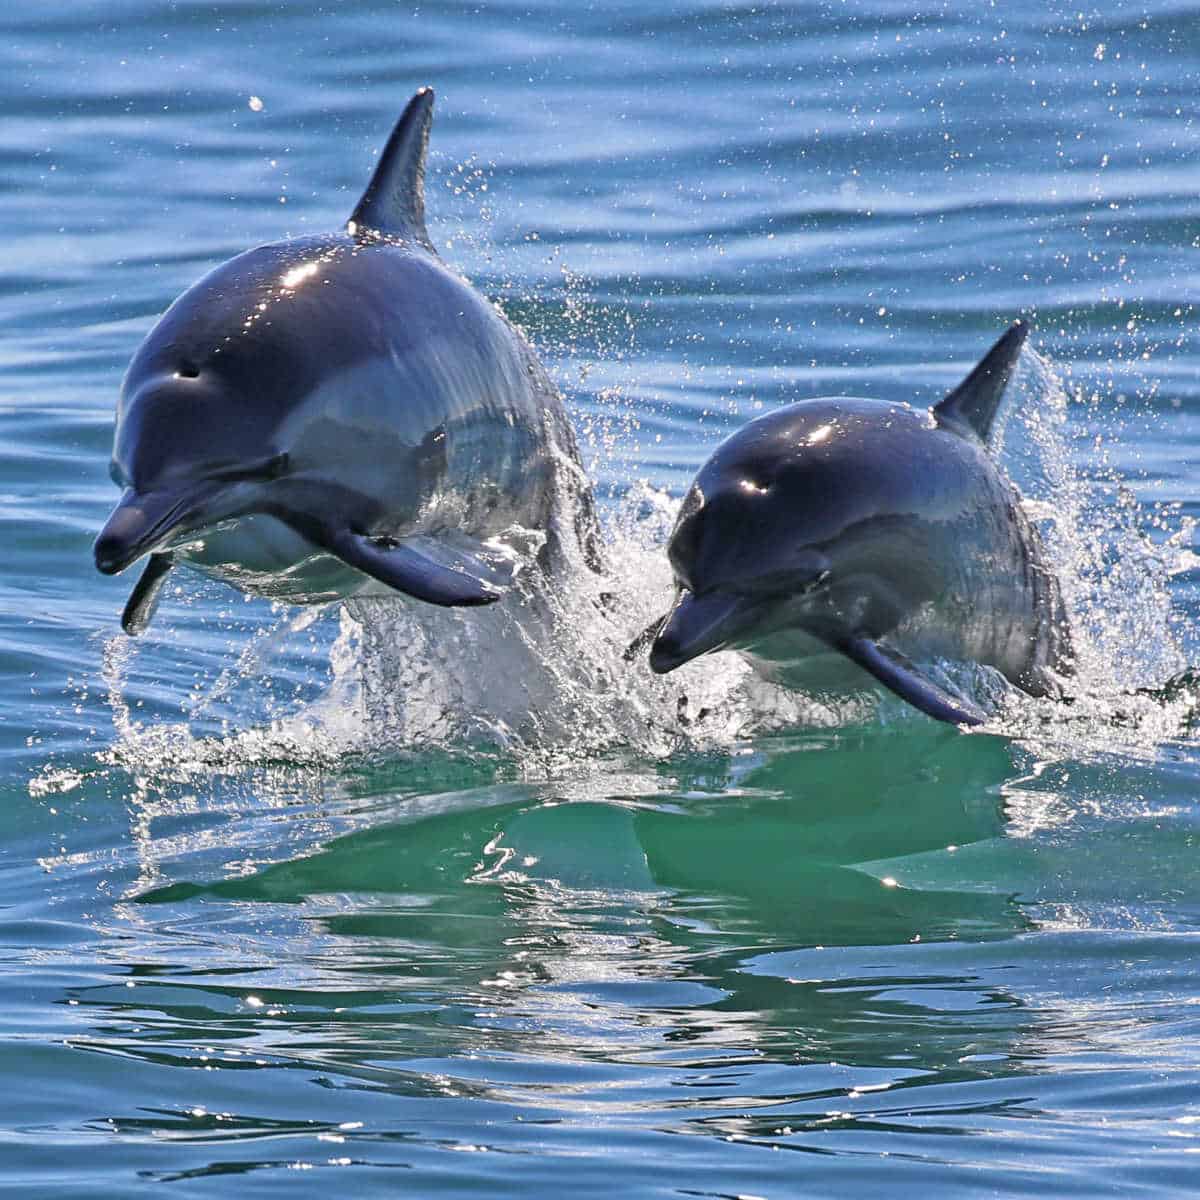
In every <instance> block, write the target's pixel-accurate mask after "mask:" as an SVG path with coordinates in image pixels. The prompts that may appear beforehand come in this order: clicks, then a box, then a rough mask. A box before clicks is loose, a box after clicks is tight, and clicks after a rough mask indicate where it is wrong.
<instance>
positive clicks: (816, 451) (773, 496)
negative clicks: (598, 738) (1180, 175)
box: [635, 322, 1070, 725]
mask: <svg viewBox="0 0 1200 1200" xmlns="http://www.w3.org/2000/svg"><path fill="white" fill-rule="evenodd" d="M1025 335H1026V327H1025V326H1024V325H1023V324H1021V323H1019V322H1018V323H1017V324H1015V325H1013V326H1012V327H1011V328H1010V329H1009V330H1008V332H1007V333H1005V334H1004V336H1003V337H1002V338H1001V339H1000V340H999V341H998V342H997V343H996V345H995V346H994V347H993V348H992V350H991V351H990V352H989V353H988V355H987V356H986V357H985V358H984V359H983V361H982V362H981V363H980V364H979V365H978V366H977V367H976V368H975V369H974V371H972V372H971V374H970V375H969V376H968V377H967V378H966V380H964V382H963V383H962V384H960V385H959V387H957V388H956V389H955V390H954V391H952V392H951V393H950V394H949V395H948V396H946V397H945V399H943V400H942V401H941V403H940V404H938V405H937V407H936V408H934V409H933V410H932V412H926V411H923V410H919V409H914V408H912V407H910V406H909V405H907V404H898V403H888V402H885V401H879V400H860V399H847V398H842V397H838V398H829V399H814V400H804V401H800V402H799V403H794V404H789V405H786V406H785V407H783V408H780V409H777V410H775V411H774V412H770V413H767V414H765V415H764V416H761V417H758V418H756V419H755V420H753V421H751V422H749V423H748V424H747V425H745V426H743V427H742V428H741V429H739V430H738V431H737V432H736V433H735V434H733V435H732V436H731V437H730V438H729V439H728V440H727V441H725V442H724V443H723V444H722V445H721V446H719V447H718V449H717V450H716V452H715V453H714V454H713V456H712V457H711V458H710V459H709V460H708V462H707V463H706V464H705V465H704V467H703V468H702V469H701V471H700V473H699V475H697V477H696V480H695V482H694V483H693V484H692V487H691V490H690V491H689V492H688V493H687V495H686V497H685V498H684V501H683V505H682V508H681V509H680V513H679V517H678V520H677V522H676V525H675V529H674V532H673V533H672V535H671V540H670V544H669V547H668V554H669V557H670V560H671V566H672V568H673V570H674V574H675V580H676V584H677V588H678V591H677V596H676V599H675V603H674V606H673V607H672V608H671V611H670V612H669V613H668V614H667V615H666V617H664V618H663V620H662V622H661V623H660V624H659V625H656V626H652V627H651V629H650V630H648V631H647V634H646V635H644V636H645V640H647V641H649V640H650V638H651V637H653V645H652V646H651V649H650V666H651V668H652V669H653V670H654V671H656V672H658V673H659V674H662V673H665V672H667V671H671V670H674V669H675V668H676V667H678V666H680V665H681V664H682V663H685V662H688V661H690V660H691V659H694V658H696V657H698V656H699V655H701V654H707V653H711V652H713V651H717V650H724V649H732V650H737V651H740V652H741V653H742V654H743V655H744V656H745V657H746V658H747V659H748V660H749V661H750V663H751V665H752V666H753V667H754V668H755V669H756V670H758V671H759V672H760V673H761V674H764V675H766V676H767V677H768V678H772V679H774V680H776V681H777V682H779V683H782V684H784V685H785V686H789V685H790V686H793V687H798V688H805V689H812V690H816V691H821V690H836V691H844V690H847V689H849V690H853V689H854V688H856V687H858V686H862V685H864V684H869V682H870V681H869V680H868V679H867V676H871V677H873V678H874V680H875V681H876V682H877V683H880V684H882V685H883V686H884V687H885V688H888V689H889V690H891V691H893V692H895V693H896V694H897V695H898V696H900V697H902V698H903V699H905V700H907V701H908V702H909V703H910V704H912V705H913V706H915V707H916V708H918V709H920V710H921V711H922V712H924V713H928V714H929V715H930V716H931V717H935V718H937V719H938V720H941V721H948V722H952V723H955V724H964V725H975V724H979V723H981V722H982V721H983V720H984V713H983V712H982V710H981V709H979V708H978V707H977V706H976V705H975V704H974V703H973V702H972V701H970V700H968V699H967V698H965V697H963V696H961V695H959V694H957V693H956V692H955V691H952V690H951V689H950V688H949V687H947V686H945V685H943V684H941V683H939V682H937V681H936V680H935V679H934V678H932V677H931V676H930V675H929V673H928V672H926V671H923V670H922V668H921V667H919V666H917V665H916V664H915V662H914V661H913V660H917V661H921V660H928V659H931V658H948V659H958V660H971V661H974V662H977V663H983V664H986V665H989V666H992V667H995V668H996V669H997V670H998V671H1000V672H1001V673H1002V674H1003V675H1004V676H1005V677H1006V678H1007V679H1008V680H1009V681H1011V682H1012V683H1014V684H1016V685H1017V686H1019V687H1021V688H1023V689H1024V690H1025V691H1027V692H1030V693H1032V694H1035V695H1045V694H1053V693H1055V692H1056V691H1057V688H1056V684H1055V682H1054V678H1053V674H1052V673H1053V672H1060V673H1061V672H1066V671H1067V670H1069V665H1070V639H1069V632H1068V627H1067V620H1066V616H1065V610H1064V607H1063V602H1062V597H1061V594H1060V592H1059V586H1058V582H1057V580H1056V579H1055V577H1054V575H1053V574H1052V573H1051V571H1050V570H1049V568H1048V567H1047V565H1046V562H1045V556H1044V553H1043V550H1042V544H1041V539H1040V537H1039V536H1038V533H1037V530H1036V529H1035V528H1034V527H1033V525H1032V524H1031V523H1030V521H1029V519H1028V518H1027V517H1026V515H1025V513H1024V512H1023V510H1022V507H1021V500H1020V496H1019V495H1018V493H1017V491H1016V489H1015V488H1014V487H1013V485H1012V484H1011V483H1010V482H1009V480H1008V479H1007V478H1006V476H1005V475H1004V474H1003V473H1002V472H1001V471H1000V469H999V467H998V466H997V465H996V463H995V461H994V460H993V459H992V457H991V456H990V454H989V453H988V449H987V445H986V443H987V439H988V435H989V433H990V431H991V426H992V421H993V419H994V417H995V415H996V410H997V408H998V406H999V404H1000V400H1001V397H1002V395H1003V393H1004V389H1005V387H1006V386H1007V384H1008V380H1009V377H1010V376H1011V374H1012V372H1013V369H1014V367H1015V366H1016V363H1017V360H1018V358H1019V357H1020V353H1021V346H1022V344H1023V343H1024V341H1025ZM635 645H636V643H635ZM850 664H853V666H850ZM864 672H865V675H864V674H863V673H864Z"/></svg>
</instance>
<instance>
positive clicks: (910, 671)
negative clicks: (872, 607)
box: [833, 636, 987, 725]
mask: <svg viewBox="0 0 1200 1200" xmlns="http://www.w3.org/2000/svg"><path fill="white" fill-rule="evenodd" d="M833 644H834V646H835V647H836V648H837V649H838V650H840V651H841V652H842V653H843V654H844V655H845V656H846V657H847V658H848V659H850V661H851V662H853V663H856V664H857V665H858V666H860V667H862V669H863V670H864V671H866V672H867V673H868V674H869V675H873V676H874V677H875V678H876V679H877V680H878V681H879V682H880V683H882V684H883V686H884V687H885V688H887V689H888V690H889V691H891V692H895V693H896V695H897V696H899V697H900V699H901V700H907V701H908V703H909V704H911V705H912V706H913V708H919V709H920V710H921V711H922V712H923V713H925V714H927V715H928V716H931V717H933V718H934V719H935V720H938V721H946V722H948V723H949V724H951V725H982V724H983V723H984V721H986V720H987V714H986V713H985V712H984V711H983V709H981V708H979V707H978V706H977V705H975V704H973V703H972V702H971V701H970V700H967V699H965V698H964V697H962V696H956V695H955V694H954V693H953V692H950V691H947V689H946V688H944V687H942V686H941V685H940V684H937V683H934V682H933V680H932V679H927V678H926V677H925V676H924V675H922V674H921V672H920V670H919V669H918V668H917V667H915V666H913V664H912V663H911V662H909V661H908V659H907V658H905V657H904V655H903V654H899V653H897V652H896V651H895V650H892V649H890V648H888V647H887V646H881V645H880V644H879V643H878V642H876V641H872V640H871V639H870V638H866V637H855V636H850V637H845V638H840V639H838V640H837V641H835V642H834V643H833Z"/></svg>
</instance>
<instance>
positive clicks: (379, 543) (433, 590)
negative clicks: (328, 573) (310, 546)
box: [320, 529, 503, 608]
mask: <svg viewBox="0 0 1200 1200" xmlns="http://www.w3.org/2000/svg"><path fill="white" fill-rule="evenodd" d="M320 544H321V545H323V546H324V548H325V549H326V550H328V551H329V552H330V553H331V554H334V555H336V556H337V557H338V558H340V559H341V560H342V562H344V563H346V565H347V566H351V567H355V568H357V569H358V570H360V571H362V573H363V574H364V575H370V576H371V578H372V579H378V580H379V582H380V583H386V584H387V586H388V587H391V588H395V589H396V591H398V592H403V593H404V594H405V595H406V596H412V597H414V598H415V599H417V600H425V601H427V602H428V603H429V604H439V605H441V606H442V607H443V608H464V607H470V606H473V605H479V604H494V603H495V602H496V601H497V600H499V599H500V597H501V595H503V593H502V592H501V591H500V590H499V589H498V588H497V587H495V586H494V585H493V584H492V583H490V582H489V581H488V580H487V579H485V578H482V576H483V575H484V574H486V573H490V572H489V569H488V567H487V565H486V564H484V563H482V562H480V563H478V564H477V570H476V571H473V572H472V571H471V570H470V568H471V567H472V566H474V565H476V564H473V563H472V562H471V560H470V559H469V557H468V556H467V555H465V554H461V553H459V554H457V555H455V557H454V560H453V561H454V562H455V565H454V566H446V565H445V564H444V563H440V562H438V561H436V560H435V559H434V558H432V557H431V556H430V555H429V554H426V553H423V552H422V551H421V550H419V549H417V548H416V547H415V546H414V545H412V544H411V543H409V544H406V543H405V542H403V541H399V540H388V539H384V538H372V537H367V536H365V535H363V534H361V533H352V532H351V531H350V530H348V529H343V530H337V531H334V532H330V533H329V534H327V535H326V536H324V537H323V538H321V542H320Z"/></svg>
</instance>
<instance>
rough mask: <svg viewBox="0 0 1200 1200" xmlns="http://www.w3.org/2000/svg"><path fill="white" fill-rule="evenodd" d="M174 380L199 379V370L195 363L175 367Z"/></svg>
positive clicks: (184, 363) (182, 363) (185, 363)
mask: <svg viewBox="0 0 1200 1200" xmlns="http://www.w3.org/2000/svg"><path fill="white" fill-rule="evenodd" d="M175 378H176V379H199V378H200V368H199V367H197V366H196V364H195V363H190V362H181V363H180V364H179V366H177V367H176V368H175Z"/></svg>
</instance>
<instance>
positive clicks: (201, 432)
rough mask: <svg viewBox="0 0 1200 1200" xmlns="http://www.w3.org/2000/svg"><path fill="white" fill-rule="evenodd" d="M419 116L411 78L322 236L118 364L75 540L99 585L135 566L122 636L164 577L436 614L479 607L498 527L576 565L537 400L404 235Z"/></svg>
mask: <svg viewBox="0 0 1200 1200" xmlns="http://www.w3.org/2000/svg"><path fill="white" fill-rule="evenodd" d="M432 114H433V92H432V91H431V90H430V89H428V88H423V89H421V90H420V91H419V92H417V94H416V95H415V96H414V97H413V98H412V100H411V101H410V102H409V104H408V106H407V108H406V109H405V111H404V114H403V115H402V116H401V118H400V120H399V122H398V123H397V125H396V128H395V130H394V131H393V133H392V135H391V138H390V139H389V141H388V143H387V146H386V147H385V149H384V151H383V155H382V157H381V158H380V161H379V164H378V166H377V168H376V170H375V172H374V175H373V176H372V178H371V181H370V183H369V184H368V185H367V189H366V191H365V192H364V193H363V196H362V199H361V200H359V202H358V205H357V206H356V207H355V209H354V211H353V213H352V215H351V217H350V220H349V221H348V222H347V224H346V228H345V230H344V231H341V232H337V233H333V234H328V235H322V236H315V237H303V238H296V239H292V240H288V241H281V242H273V243H271V244H270V245H266V246H259V247H258V248H256V249H253V250H249V251H246V252H245V253H244V254H240V255H238V256H237V257H236V258H233V259H230V260H229V261H228V262H226V263H223V264H222V265H221V266H219V267H217V268H216V269H215V270H213V271H211V272H210V273H209V274H208V275H206V276H204V278H202V279H201V280H199V282H197V283H195V284H194V285H193V286H192V287H190V288H189V289H188V290H187V291H186V292H184V293H183V295H181V296H180V297H179V298H178V299H177V300H176V301H175V302H174V304H172V305H171V307H170V308H169V309H168V310H167V311H166V313H165V314H164V315H163V317H162V318H161V319H160V320H159V322H158V323H157V324H156V325H155V327H154V328H153V329H152V330H151V331H150V334H149V335H148V336H147V338H146V340H145V341H144V342H143V343H142V345H141V346H140V348H139V349H138V351H137V353H136V354H135V355H134V357H133V361H132V362H131V363H130V366H129V370H128V372H127V373H126V375H125V380H124V383H123V385H122V389H121V396H120V399H119V401H118V404H117V427H116V435H115V440H114V449H113V457H112V475H113V478H114V480H115V482H116V483H117V484H118V485H119V486H121V487H122V488H124V494H123V495H122V497H121V499H120V501H119V502H118V504H117V506H116V508H115V509H114V510H113V513H112V515H111V516H110V517H109V519H108V522H107V524H106V525H105V526H104V529H103V530H102V532H101V533H100V536H99V537H98V538H97V539H96V544H95V558H96V566H97V567H98V568H99V569H100V570H101V571H102V572H104V573H105V574H113V573H115V572H118V571H122V570H124V569H125V568H126V567H128V566H129V565H130V564H131V563H133V562H135V561H136V560H137V559H139V558H141V557H142V556H143V555H147V554H148V555H149V556H150V559H149V562H148V564H147V566H146V568H145V571H144V573H143V574H142V577H141V579H140V580H139V581H138V584H137V586H136V587H135V588H134V590H133V594H132V595H131V597H130V599H129V603H128V604H127V605H126V608H125V612H124V615H123V617H122V626H123V627H124V629H125V630H126V632H128V633H131V634H133V633H137V632H140V631H141V630H142V629H144V628H145V626H146V624H147V623H148V622H149V620H150V618H151V616H152V615H153V610H154V607H155V603H156V600H157V597H158V594H159V592H160V590H161V588H162V584H163V581H164V579H165V577H166V575H167V572H168V571H169V570H170V569H171V567H172V566H173V565H174V564H175V563H184V564H186V565H188V566H191V567H194V568H197V569H199V570H200V571H203V572H205V573H207V574H209V575H213V576H216V577H217V578H220V579H223V580H226V581H227V582H229V583H231V584H233V585H234V586H235V587H238V588H240V589H242V590H243V591H246V592H251V593H255V594H258V595H264V596H270V597H274V598H278V599H283V600H287V601H290V602H292V603H316V602H321V601H327V600H333V599H338V598H342V597H345V596H349V595H352V594H354V593H357V592H360V591H362V590H364V589H369V588H372V587H374V588H378V587H379V585H383V588H385V589H394V590H395V591H397V592H402V593H404V594H405V595H408V596H412V597H415V598H417V599H419V600H424V601H428V602H429V603H432V604H440V605H451V606H453V605H477V604H489V603H491V602H492V601H494V600H496V599H498V598H499V596H500V595H501V585H502V583H503V579H504V566H505V562H506V551H505V547H504V545H503V535H504V534H505V533H506V531H512V530H516V531H519V533H520V536H521V537H522V538H523V539H524V544H528V542H529V538H530V534H532V535H534V540H537V541H540V542H541V550H540V552H539V555H538V562H539V564H540V566H541V567H542V568H549V567H552V566H553V565H554V564H555V563H558V562H561V561H562V560H563V559H564V558H573V559H575V560H576V561H580V562H582V563H584V564H585V565H587V566H591V567H596V566H597V546H598V540H597V532H596V525H595V515H594V510H593V506H592V497H591V490H590V487H589V484H588V482H587V479H586V476H585V475H584V473H583V470H582V467H581V466H580V461H579V454H578V450H577V448H576V444H575V438H574V434H573V432H572V430H571V426H570V424H569V422H568V419H567V415H566V412H565V410H564V408H563V404H562V400H561V398H560V396H559V394H558V392H557V391H556V389H555V388H554V386H553V385H552V384H551V382H550V380H549V378H548V377H547V375H546V373H545V371H544V370H543V368H542V366H541V364H540V363H539V362H538V360H537V359H536V357H535V356H534V354H533V351H532V350H531V349H530V347H529V345H528V343H527V342H526V341H525V339H524V338H523V337H522V336H521V334H520V333H519V332H518V331H517V330H516V329H515V328H514V327H513V326H512V325H510V324H509V323H508V321H507V320H506V319H505V318H504V317H503V315H502V314H501V313H500V312H499V311H498V310H497V309H496V308H495V307H494V306H493V305H492V304H490V303H489V302H488V301H487V300H485V299H484V298H483V297H482V296H481V295H480V294H479V293H478V292H476V291H475V290H474V289H473V288H471V287H470V286H469V285H468V284H467V283H466V282H465V281H464V280H462V279H461V278H460V277H459V276H457V275H456V274H454V273H453V272H452V271H451V270H450V269H448V268H447V267H446V266H445V264H444V263H443V262H442V261H441V259H440V258H439V257H438V254H437V252H436V251H435V249H434V247H433V244H432V243H431V242H430V240H429V235H428V233H427V232H426V229H425V201H424V174H425V155H426V148H427V146H428V142H429V127H430V122H431V119H432ZM497 539H500V540H499V541H498V540H497ZM508 561H511V555H510V556H508Z"/></svg>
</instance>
